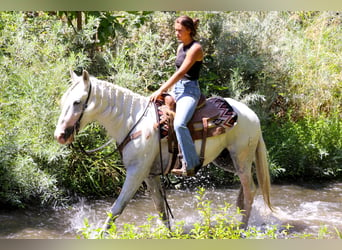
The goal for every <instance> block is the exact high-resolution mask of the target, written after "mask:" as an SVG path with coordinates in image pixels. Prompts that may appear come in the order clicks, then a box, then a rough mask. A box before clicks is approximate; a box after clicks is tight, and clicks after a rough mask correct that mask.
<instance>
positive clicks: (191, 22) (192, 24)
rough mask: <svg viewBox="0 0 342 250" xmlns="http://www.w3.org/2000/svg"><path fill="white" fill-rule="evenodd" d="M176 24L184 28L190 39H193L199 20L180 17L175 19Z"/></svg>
mask: <svg viewBox="0 0 342 250" xmlns="http://www.w3.org/2000/svg"><path fill="white" fill-rule="evenodd" d="M176 23H179V24H181V25H182V26H184V27H186V28H187V29H189V30H190V31H191V32H190V35H191V37H192V38H194V37H195V36H196V34H197V27H198V24H199V19H197V18H195V19H192V18H191V17H188V16H180V17H178V18H177V19H176Z"/></svg>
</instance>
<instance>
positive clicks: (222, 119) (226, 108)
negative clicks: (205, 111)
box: [207, 97, 238, 127]
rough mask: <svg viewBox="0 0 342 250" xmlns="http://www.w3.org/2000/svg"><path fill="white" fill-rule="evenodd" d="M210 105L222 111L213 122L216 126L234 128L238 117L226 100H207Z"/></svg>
mask: <svg viewBox="0 0 342 250" xmlns="http://www.w3.org/2000/svg"><path fill="white" fill-rule="evenodd" d="M209 103H211V104H213V105H214V106H215V107H216V108H217V109H218V110H219V111H220V115H219V116H218V117H217V118H214V119H213V120H212V122H213V123H214V124H215V125H216V126H220V125H221V126H225V127H233V126H234V125H235V123H236V122H237V119H238V115H237V113H236V112H235V111H234V109H233V108H232V106H230V104H229V103H228V102H227V101H226V100H225V99H224V98H222V97H211V98H209V99H207V104H209Z"/></svg>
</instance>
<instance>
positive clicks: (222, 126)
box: [155, 94, 238, 174]
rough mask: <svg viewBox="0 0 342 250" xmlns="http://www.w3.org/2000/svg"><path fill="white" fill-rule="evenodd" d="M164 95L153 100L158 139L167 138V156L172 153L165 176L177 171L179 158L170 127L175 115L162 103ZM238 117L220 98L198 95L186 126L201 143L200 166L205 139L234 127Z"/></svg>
mask: <svg viewBox="0 0 342 250" xmlns="http://www.w3.org/2000/svg"><path fill="white" fill-rule="evenodd" d="M167 95H168V94H164V95H163V96H162V98H160V99H158V100H157V101H156V106H157V108H158V115H159V123H157V124H155V128H157V127H159V128H160V135H161V138H165V137H167V140H168V148H169V153H170V154H171V157H170V160H169V163H168V165H167V167H166V168H165V170H164V174H168V173H169V172H170V171H171V170H172V169H173V168H178V167H179V165H180V159H181V158H182V155H181V152H180V150H179V148H178V142H177V138H176V135H175V131H174V128H173V121H174V117H175V112H174V111H173V110H170V109H169V108H168V107H167V105H165V101H164V100H165V97H166V96H167ZM237 118H238V116H237V113H236V112H235V111H234V110H233V108H232V107H231V105H230V104H229V103H228V102H227V101H226V100H225V99H223V98H222V97H211V98H209V99H206V98H205V96H203V95H202V96H201V98H200V100H199V102H198V105H197V107H196V110H195V113H194V115H193V117H192V118H191V120H190V122H189V123H188V125H187V126H188V128H189V131H190V133H191V136H192V139H193V141H195V140H202V145H201V152H200V162H202V163H203V161H204V154H205V145H206V140H207V138H208V137H213V136H218V135H221V134H223V133H225V132H226V131H227V130H228V129H230V128H232V127H234V126H235V124H236V123H237Z"/></svg>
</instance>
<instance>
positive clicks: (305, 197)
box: [0, 183, 342, 239]
mask: <svg viewBox="0 0 342 250" xmlns="http://www.w3.org/2000/svg"><path fill="white" fill-rule="evenodd" d="M237 193H238V190H237V189H206V196H205V197H206V198H208V199H209V200H212V201H213V202H214V203H213V204H215V205H221V206H223V204H224V202H228V203H231V204H235V201H236V197H237ZM195 194H196V192H195V191H193V192H192V191H177V190H171V191H168V201H169V204H170V207H171V209H172V212H173V215H174V219H173V220H172V224H175V223H177V222H178V221H184V222H185V226H184V227H185V228H186V226H187V225H188V226H191V225H192V224H193V223H194V222H196V221H198V220H199V218H200V216H199V214H198V212H197V211H196V209H195V207H196V202H197V200H196V199H195V197H194V196H195ZM113 201H114V199H112V200H96V201H86V200H84V199H81V200H80V202H78V203H77V204H74V205H73V206H70V207H69V208H63V209H56V210H34V211H33V210H31V211H30V210H24V211H7V212H4V211H0V238H2V239H4V238H7V239H9V238H12V239H27V238H38V239H69V238H76V237H77V235H79V233H78V230H79V229H80V228H82V227H84V219H85V218H87V219H88V221H89V223H90V224H91V225H92V227H101V226H102V224H103V222H104V219H105V218H106V211H107V210H108V209H109V208H110V206H111V204H112V202H113ZM271 201H272V203H273V206H274V207H275V208H276V209H275V211H274V212H271V211H270V210H269V209H268V208H267V207H265V205H264V203H263V200H262V197H261V195H257V196H256V199H255V202H254V204H253V210H252V214H251V218H250V223H249V224H250V226H255V227H257V228H263V227H265V225H277V226H278V227H281V226H282V225H287V224H290V225H292V226H293V229H292V230H291V233H309V234H314V235H317V234H318V232H319V230H320V229H321V228H322V227H323V226H327V227H328V228H329V231H331V232H335V228H337V229H338V230H339V231H340V232H342V183H334V184H330V185H327V186H321V187H319V186H317V187H312V186H310V187H308V186H306V187H299V186H296V185H272V193H271ZM149 215H153V216H156V213H155V210H154V207H153V204H152V201H151V199H150V198H149V196H147V195H146V196H145V195H139V196H137V197H136V198H135V199H134V200H132V201H131V202H130V203H129V205H128V207H127V208H126V210H125V211H124V213H123V214H122V215H121V217H120V218H119V219H118V220H117V224H118V225H122V224H125V223H135V224H136V225H139V224H145V223H146V221H147V218H148V216H149ZM335 237H337V236H336V234H335Z"/></svg>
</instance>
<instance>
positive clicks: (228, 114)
mask: <svg viewBox="0 0 342 250" xmlns="http://www.w3.org/2000/svg"><path fill="white" fill-rule="evenodd" d="M156 106H157V109H158V115H159V119H160V120H163V117H164V116H165V114H164V109H165V106H164V103H163V102H162V101H160V100H158V101H156ZM208 108H209V109H210V110H215V111H214V112H216V113H217V115H215V116H214V117H213V116H211V115H212V111H211V112H209V113H211V114H210V115H209V117H208V118H210V120H209V127H230V128H231V127H233V126H234V125H235V124H236V122H237V119H238V116H237V113H236V112H235V111H234V109H233V108H232V106H231V105H230V104H229V103H228V102H227V101H226V100H225V99H224V98H222V97H211V98H209V99H207V101H206V104H205V106H204V107H202V108H200V109H198V110H196V112H202V114H201V116H202V117H207V116H206V115H205V114H206V113H205V109H208ZM194 116H196V114H195V115H194ZM210 116H211V117H210ZM190 123H191V126H192V127H193V128H194V129H195V130H199V129H202V128H203V125H202V123H201V122H197V121H196V122H194V121H190V122H189V124H190ZM168 132H169V128H168V125H167V122H166V123H162V124H160V138H164V137H166V136H168Z"/></svg>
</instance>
